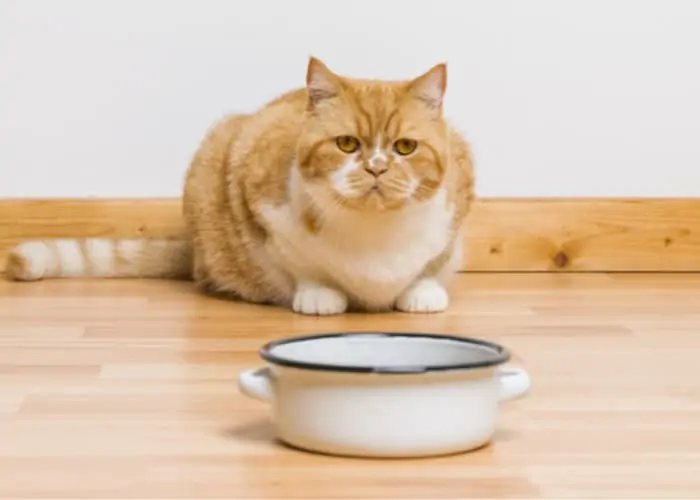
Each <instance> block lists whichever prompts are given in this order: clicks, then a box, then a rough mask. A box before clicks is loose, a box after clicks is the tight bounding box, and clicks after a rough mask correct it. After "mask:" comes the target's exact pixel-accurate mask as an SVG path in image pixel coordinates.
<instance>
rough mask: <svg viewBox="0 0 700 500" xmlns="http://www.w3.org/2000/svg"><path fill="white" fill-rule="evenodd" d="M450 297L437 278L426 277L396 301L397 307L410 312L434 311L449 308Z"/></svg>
mask: <svg viewBox="0 0 700 500" xmlns="http://www.w3.org/2000/svg"><path fill="white" fill-rule="evenodd" d="M449 303H450V298H449V296H448V295H447V290H445V287H443V286H442V285H441V284H440V282H439V281H438V280H436V279H432V278H426V279H421V280H419V281H417V282H416V283H414V284H413V285H412V286H411V287H410V288H409V289H408V290H406V291H405V292H404V293H403V294H401V296H400V297H399V299H398V300H397V301H396V309H398V310H399V311H403V312H410V313H433V312H441V311H444V310H445V309H447V306H448V305H449Z"/></svg>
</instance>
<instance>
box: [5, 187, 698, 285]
mask: <svg viewBox="0 0 700 500" xmlns="http://www.w3.org/2000/svg"><path fill="white" fill-rule="evenodd" d="M467 224H468V231H467V236H466V239H467V241H466V245H465V252H466V259H465V266H464V270H465V271H484V272H523V271H558V272H562V271H577V272H584V271H586V272H616V271H619V272H646V271H667V272H669V271H685V272H694V271H700V198H698V199H646V198H642V199H609V198H608V199H482V200H479V201H477V203H476V204H475V206H474V209H473V212H472V214H471V216H470V218H469V220H468V223H467ZM182 228H183V223H182V217H181V204H180V200H178V199H149V200H143V199H124V200H121V199H120V200H101V199H85V200H72V199H71V200H66V199H56V200H26V201H25V200H0V263H2V268H4V260H5V256H6V254H7V252H8V251H9V249H10V248H11V247H12V246H14V245H15V244H17V243H18V242H19V241H21V240H23V239H29V238H31V239H34V238H56V237H85V236H102V237H137V236H143V237H173V236H177V235H179V234H181V233H182Z"/></svg>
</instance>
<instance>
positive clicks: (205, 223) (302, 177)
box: [7, 58, 474, 315]
mask: <svg viewBox="0 0 700 500" xmlns="http://www.w3.org/2000/svg"><path fill="white" fill-rule="evenodd" d="M446 72H447V70H446V66H445V65H444V64H440V65H437V66H435V67H434V68H432V69H431V70H430V71H428V72H426V73H425V74H423V75H421V76H419V77H417V78H415V79H412V80H408V81H397V82H390V81H379V80H360V79H354V78H348V77H344V76H340V75H338V74H336V73H334V72H332V71H331V70H330V69H328V67H327V66H326V65H324V64H323V63H322V62H321V61H319V60H318V59H315V58H311V59H310V61H309V65H308V68H307V85H306V87H304V88H302V89H299V90H296V91H293V92H290V93H288V94H285V95H283V96H281V97H279V98H277V99H275V100H274V101H272V102H270V103H268V104H267V105H265V106H264V107H262V108H261V109H259V110H258V111H257V112H255V113H252V114H245V115H233V116H229V117H227V118H225V119H223V120H222V121H221V122H219V123H217V124H216V125H215V126H214V127H213V128H212V129H211V130H210V131H209V133H208V134H207V136H206V137H205V138H204V140H203V141H202V143H201V144H200V146H199V150H198V151H197V153H196V155H195V156H194V158H193V160H192V163H191V166H190V169H189V171H188V173H187V178H186V182H185V189H184V199H183V203H184V216H185V220H186V227H187V234H183V237H182V239H181V240H148V239H140V240H110V239H101V238H89V239H79V240H76V239H58V240H41V241H28V242H24V243H21V244H20V245H18V246H17V247H15V248H14V249H13V250H12V252H11V254H10V258H9V261H8V269H7V270H8V274H9V276H10V277H12V278H14V279H17V280H26V281H30V280H38V279H42V278H59V277H88V276H92V277H132V278H134V277H136V278H138V277H143V278H177V279H181V278H185V279H193V280H194V281H195V283H196V284H197V285H198V286H199V287H200V288H201V289H203V290H207V291H210V292H218V293H224V294H227V295H230V296H232V297H234V298H237V299H239V300H243V301H248V302H253V303H264V304H275V305H281V306H285V307H291V308H292V309H293V310H294V311H296V312H298V313H302V314H309V315H331V314H340V313H343V312H345V311H346V310H348V309H349V308H350V309H354V310H364V311H380V310H389V309H396V310H400V311H406V312H436V311H443V310H444V309H445V308H446V307H447V306H448V303H449V297H448V293H447V290H446V285H447V283H448V281H449V278H450V276H451V275H452V274H453V273H454V272H455V271H456V270H457V268H458V267H459V265H460V256H461V254H462V249H461V247H460V242H461V234H460V233H461V228H462V226H463V222H464V220H465V218H466V216H467V214H468V212H469V208H470V205H471V202H472V200H473V197H474V194H473V183H474V182H473V168H472V160H471V153H470V150H469V146H468V144H467V142H466V141H465V140H464V139H463V138H462V137H461V136H460V134H459V133H458V132H457V131H456V130H454V129H452V128H451V127H450V126H449V125H448V124H447V123H446V121H445V119H444V117H443V99H444V95H445V89H446V83H447V82H446V80H447V73H446Z"/></svg>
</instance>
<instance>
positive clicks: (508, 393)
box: [497, 368, 531, 401]
mask: <svg viewBox="0 0 700 500" xmlns="http://www.w3.org/2000/svg"><path fill="white" fill-rule="evenodd" d="M497 374H498V381H499V385H500V394H499V400H500V401H510V400H513V399H517V398H520V397H522V396H524V395H525V394H527V392H528V391H529V390H530V385H531V382H530V375H528V374H527V372H526V371H525V370H523V369H522V368H499V369H498V371H497Z"/></svg>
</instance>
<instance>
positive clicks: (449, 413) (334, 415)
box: [239, 333, 530, 457]
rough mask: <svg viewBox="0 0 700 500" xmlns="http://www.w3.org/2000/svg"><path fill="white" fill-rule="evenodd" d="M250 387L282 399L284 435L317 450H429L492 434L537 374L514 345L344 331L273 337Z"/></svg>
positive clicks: (386, 453) (243, 383) (478, 442)
mask: <svg viewBox="0 0 700 500" xmlns="http://www.w3.org/2000/svg"><path fill="white" fill-rule="evenodd" d="M260 355H261V357H262V358H263V359H264V360H265V361H266V362H267V366H266V367H264V368H258V369H254V370H249V371H245V372H243V373H241V374H240V376H239V386H240V389H241V391H242V392H243V393H244V394H246V395H248V396H250V397H252V398H256V399H259V400H262V401H266V402H269V403H270V404H271V406H272V416H273V422H274V425H275V428H276V432H277V437H278V439H280V440H281V441H283V442H285V443H287V444H289V445H291V446H293V447H297V448H302V449H305V450H309V451H314V452H320V453H326V454H333V455H345V456H360V457H421V456H431V455H444V454H451V453H458V452H466V451H469V450H473V449H476V448H479V447H481V446H484V445H486V444H488V443H489V442H490V441H491V439H492V437H493V435H494V431H495V428H496V421H497V416H498V409H499V405H500V403H502V402H504V401H506V400H512V399H515V398H517V397H520V396H522V395H524V394H525V393H526V392H527V391H528V390H529V388H530V377H529V376H528V374H527V372H525V370H523V369H521V368H504V367H503V366H502V365H503V364H504V363H505V362H506V361H508V359H509V357H510V355H509V353H508V351H507V350H506V349H505V348H504V347H502V346H500V345H498V344H494V343H491V342H486V341H483V340H478V339H470V338H464V337H457V336H448V335H432V334H431V335H424V334H401V333H345V334H343V333H340V334H329V335H314V336H307V337H295V338H289V339H284V340H280V341H277V342H272V343H269V344H267V345H265V346H264V347H263V348H262V350H261V351H260Z"/></svg>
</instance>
